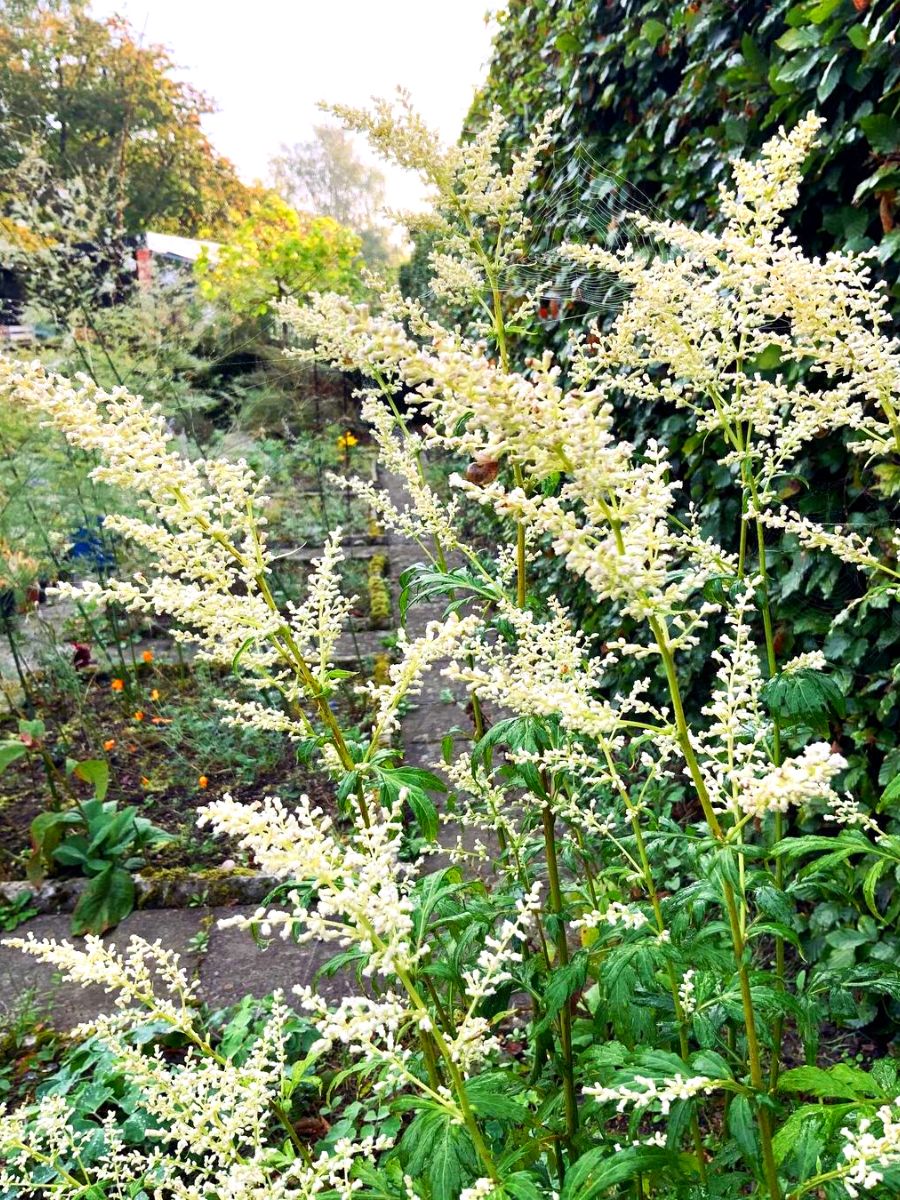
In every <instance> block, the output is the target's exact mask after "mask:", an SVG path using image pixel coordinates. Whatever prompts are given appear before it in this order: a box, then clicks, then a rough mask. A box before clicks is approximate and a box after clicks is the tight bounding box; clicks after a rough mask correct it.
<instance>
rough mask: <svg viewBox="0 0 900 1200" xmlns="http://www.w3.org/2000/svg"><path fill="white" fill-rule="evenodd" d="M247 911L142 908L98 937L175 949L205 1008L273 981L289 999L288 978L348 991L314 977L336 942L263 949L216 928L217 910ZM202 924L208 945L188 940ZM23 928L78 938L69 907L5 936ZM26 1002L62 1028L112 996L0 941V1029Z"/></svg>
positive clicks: (265, 988) (342, 979)
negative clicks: (196, 983)
mask: <svg viewBox="0 0 900 1200" xmlns="http://www.w3.org/2000/svg"><path fill="white" fill-rule="evenodd" d="M253 911H254V910H253V908H252V907H236V908H182V909H178V908H164V909H144V910H143V911H140V912H134V913H132V914H131V915H130V916H129V917H126V919H125V920H124V921H123V922H122V923H121V924H120V925H119V926H118V927H117V928H116V929H114V930H111V931H110V933H109V934H108V935H107V936H106V937H105V938H104V939H103V940H104V942H105V943H106V944H107V945H109V944H113V945H116V946H118V947H120V948H124V947H125V946H126V945H127V943H128V940H129V938H130V937H132V936H133V935H137V936H138V937H142V938H144V939H145V940H147V941H151V942H153V941H156V940H157V939H159V940H160V941H161V942H162V944H163V945H164V946H165V947H166V948H167V949H170V950H175V951H176V952H177V953H178V954H179V955H180V956H181V961H182V966H183V967H184V968H185V969H186V970H187V973H188V975H189V976H190V977H192V978H194V979H196V980H198V981H199V984H200V989H199V994H200V998H201V1000H203V1001H204V1002H205V1003H206V1004H207V1005H208V1006H209V1007H210V1008H211V1009H217V1008H225V1007H227V1006H229V1005H231V1004H236V1003H237V1002H238V1001H239V1000H241V999H242V998H243V997H244V996H246V995H252V996H256V997H262V996H266V995H268V994H269V993H270V992H272V991H274V990H275V989H276V988H281V989H282V990H283V991H284V992H285V995H286V999H287V1000H288V1003H290V991H291V988H292V987H293V986H294V984H308V985H310V986H314V987H318V990H319V991H320V992H321V994H322V995H324V996H327V997H328V998H329V999H331V1000H335V999H338V998H339V997H340V996H341V995H343V994H344V993H345V992H346V990H347V986H348V980H347V976H346V975H343V976H338V977H335V978H329V979H323V980H322V981H321V983H320V984H319V985H316V983H315V974H316V972H317V971H318V970H319V968H320V967H321V966H323V965H324V963H326V962H327V961H328V959H329V958H332V957H333V955H334V947H332V946H323V945H319V944H310V945H306V946H296V945H294V943H293V942H283V941H282V940H281V939H280V938H275V939H273V940H272V941H271V942H270V944H269V945H268V947H266V948H265V949H263V948H261V947H260V946H257V944H256V943H255V942H254V940H253V938H252V937H251V936H250V934H249V933H248V932H245V931H244V930H242V929H219V928H218V927H217V922H218V921H219V920H221V919H222V918H223V917H230V916H235V915H237V914H241V915H244V916H249V915H250V914H251V913H252V912H253ZM203 931H206V932H208V943H207V947H206V949H205V950H201V949H199V948H198V947H197V946H196V945H194V946H193V947H191V946H190V945H189V943H190V942H191V939H192V938H194V937H195V936H196V935H197V934H198V933H201V932H203ZM29 933H33V934H34V936H35V937H36V938H39V939H40V938H53V939H54V940H56V941H62V940H69V941H71V942H72V943H73V944H74V945H75V946H79V945H80V944H82V943H81V939H80V938H73V937H72V936H71V934H70V933H69V916H68V915H67V914H60V915H54V916H41V917H35V918H33V919H32V920H31V921H27V922H26V923H25V924H23V925H20V926H19V928H18V929H16V930H15V931H14V932H13V933H11V934H7V935H5V936H6V937H22V938H24V937H27V936H28V934H29ZM25 1004H31V1005H33V1006H34V1007H36V1008H37V1009H39V1010H40V1011H41V1012H42V1013H46V1015H47V1019H48V1020H49V1022H50V1023H51V1024H52V1025H53V1026H54V1027H55V1028H57V1029H59V1030H62V1031H65V1030H69V1029H72V1028H73V1027H74V1026H76V1025H79V1024H81V1023H82V1022H85V1021H90V1020H92V1019H93V1018H94V1017H96V1016H97V1015H98V1014H99V1013H102V1012H107V1011H109V1010H110V1009H111V1007H112V999H111V997H109V996H107V995H106V994H105V993H104V991H103V989H102V988H100V987H96V986H90V987H80V986H79V985H77V984H73V983H68V982H64V981H62V980H61V979H60V977H59V975H58V973H57V972H56V971H55V970H54V968H53V967H51V966H47V965H45V964H44V963H40V962H38V961H37V960H36V959H34V958H32V957H31V956H30V955H27V954H23V953H22V952H21V951H20V950H17V949H14V948H13V947H11V946H4V945H0V1028H2V1026H3V1025H4V1024H5V1022H6V1021H7V1020H8V1019H9V1018H10V1017H11V1015H12V1014H14V1013H15V1012H16V1011H17V1010H19V1009H21V1007H22V1006H23V1005H25Z"/></svg>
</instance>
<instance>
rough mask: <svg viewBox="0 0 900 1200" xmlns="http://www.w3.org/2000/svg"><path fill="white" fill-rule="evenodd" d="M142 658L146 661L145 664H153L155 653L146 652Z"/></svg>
mask: <svg viewBox="0 0 900 1200" xmlns="http://www.w3.org/2000/svg"><path fill="white" fill-rule="evenodd" d="M141 658H142V659H143V660H144V662H153V651H152V650H145V651H144V653H143V654H142V655H141Z"/></svg>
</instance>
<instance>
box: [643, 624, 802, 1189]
mask: <svg viewBox="0 0 900 1200" xmlns="http://www.w3.org/2000/svg"><path fill="white" fill-rule="evenodd" d="M650 627H651V629H652V630H653V635H654V637H655V639H656V644H657V646H658V648H659V652H660V655H661V656H662V660H663V665H664V668H665V672H666V679H667V682H668V686H669V693H670V696H671V699H672V708H673V711H674V713H675V726H676V731H677V735H678V743H679V745H680V746H681V752H682V754H683V755H684V760H685V764H686V765H687V768H688V771H689V773H690V776H691V779H692V781H693V784H694V789H695V791H696V793H697V797H698V799H699V801H700V806H701V808H702V809H703V814H704V817H705V818H706V823H707V825H708V826H709V828H710V831H711V833H712V835H713V837H714V838H715V839H716V841H717V842H719V843H720V844H721V845H722V846H723V847H724V846H725V845H726V838H725V834H724V832H723V830H722V826H721V825H720V823H719V819H718V817H717V816H716V814H715V812H714V810H713V807H712V802H711V800H710V796H709V792H708V790H707V787H706V781H705V780H704V778H703V772H702V771H701V769H700V763H699V762H698V760H697V756H696V754H695V752H694V747H693V745H692V743H691V738H690V733H689V731H688V725H687V720H686V718H685V715H684V705H683V704H682V700H681V688H680V685H679V683H678V675H677V672H676V670H675V658H674V656H673V654H672V648H671V645H670V643H669V638H668V634H667V632H666V630H665V628H664V627H663V625H662V624H661V623H660V621H659V618H657V617H651V618H650ZM722 896H723V899H724V901H725V911H726V913H727V915H728V924H729V927H730V930H731V941H732V945H733V948H734V960H735V968H736V970H737V975H738V981H739V985H740V991H741V1005H742V1007H743V1011H744V1030H745V1035H746V1038H747V1059H748V1065H749V1068H750V1081H751V1083H752V1084H753V1087H754V1089H755V1090H756V1091H757V1092H758V1093H760V1094H762V1093H763V1091H764V1090H765V1082H764V1080H763V1072H762V1059H761V1055H760V1050H759V1039H758V1037H757V1032H756V1013H755V1011H754V1008H753V996H752V993H751V990H750V975H749V972H748V970H747V963H746V962H745V951H746V943H745V941H744V935H743V932H742V930H741V920H740V914H739V912H738V906H737V901H736V899H735V894H734V889H733V888H732V886H731V883H730V881H729V880H728V879H726V878H723V879H722ZM756 1122H757V1128H758V1129H759V1140H760V1145H761V1147H762V1154H763V1168H764V1171H765V1176H766V1185H767V1188H768V1192H769V1195H770V1197H771V1200H781V1188H780V1185H779V1183H778V1170H777V1167H776V1164H775V1153H774V1150H773V1148H772V1129H771V1124H770V1121H769V1114H768V1112H766V1110H765V1109H764V1108H762V1107H760V1106H757V1108H756Z"/></svg>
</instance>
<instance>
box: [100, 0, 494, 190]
mask: <svg viewBox="0 0 900 1200" xmlns="http://www.w3.org/2000/svg"><path fill="white" fill-rule="evenodd" d="M496 8H497V4H496V3H491V0H252V2H251V3H249V4H248V3H247V2H246V0H241V2H240V3H238V2H237V0H218V2H216V0H94V3H93V4H92V6H91V10H92V12H93V13H94V14H95V15H96V16H101V17H102V16H109V15H112V14H113V13H118V14H119V15H121V16H123V17H125V18H127V19H128V20H129V21H130V22H131V24H132V25H133V26H134V28H135V30H136V31H137V32H138V33H139V34H143V36H144V38H145V39H146V40H147V41H150V42H159V43H162V44H163V45H165V46H167V47H168V48H169V49H170V50H171V52H172V54H173V57H174V59H175V61H176V62H177V63H178V65H179V68H180V69H181V74H182V75H183V76H184V78H186V79H188V80H190V82H191V83H193V84H195V85H196V86H197V87H199V88H201V89H202V90H203V91H205V92H207V93H209V94H210V95H211V96H212V97H213V98H214V99H215V101H216V102H217V104H218V108H219V111H218V112H217V113H215V114H214V115H213V116H211V117H209V118H208V119H207V122H206V128H207V132H208V133H209V136H210V138H211V140H212V142H213V144H214V145H215V146H216V148H217V149H218V150H219V151H220V152H221V153H223V154H225V155H227V156H228V157H229V158H230V159H232V160H233V162H234V163H235V164H236V165H237V167H238V170H239V171H240V173H241V175H242V176H243V178H244V179H246V180H247V182H252V181H253V180H254V179H257V178H259V179H262V180H266V178H267V166H268V162H269V159H270V158H271V157H272V156H273V155H274V154H276V153H277V152H278V149H279V147H280V146H281V144H282V143H287V144H292V143H294V142H302V141H306V140H308V139H309V137H310V135H311V132H312V126H313V125H314V124H316V123H319V122H322V121H323V120H325V119H326V118H325V117H324V116H323V115H322V114H321V113H319V112H318V111H317V109H316V103H317V102H318V101H319V100H327V101H343V102H347V103H352V104H364V103H366V102H367V101H368V100H369V98H370V97H371V96H373V95H390V94H391V93H392V92H394V90H395V89H396V87H397V85H398V84H399V85H402V86H403V87H406V88H408V89H409V91H410V92H411V93H412V95H413V98H414V100H415V102H416V106H417V107H418V108H419V110H420V112H422V114H423V115H424V116H425V117H426V119H427V120H428V121H429V123H430V124H432V125H434V126H437V127H438V128H439V129H440V130H441V132H442V134H443V136H444V138H445V139H446V140H448V141H455V140H456V138H457V137H458V135H459V131H460V129H461V127H462V123H463V120H464V117H465V114H466V111H467V109H468V107H469V104H470V103H471V100H472V96H473V93H474V91H475V89H476V87H477V86H478V84H479V83H480V82H481V80H482V79H483V77H484V74H485V70H486V66H487V62H488V58H489V56H490V44H491V37H492V33H493V26H488V25H487V24H486V23H485V14H486V12H487V11H488V9H496ZM419 195H420V191H419V189H418V187H417V186H416V185H414V184H412V183H411V182H406V181H405V180H404V178H403V177H402V176H401V175H400V174H399V173H397V174H394V173H390V174H389V175H388V195H387V199H388V203H389V204H390V205H391V206H393V207H400V208H403V207H413V206H414V205H415V204H416V201H417V197H418V196H419Z"/></svg>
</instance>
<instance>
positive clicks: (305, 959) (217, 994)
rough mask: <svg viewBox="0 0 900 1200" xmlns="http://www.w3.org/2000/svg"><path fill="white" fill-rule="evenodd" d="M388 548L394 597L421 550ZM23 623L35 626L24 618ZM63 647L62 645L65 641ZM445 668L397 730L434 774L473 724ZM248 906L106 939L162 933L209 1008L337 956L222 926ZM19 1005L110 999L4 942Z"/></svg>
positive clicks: (101, 1006)
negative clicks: (454, 734)
mask: <svg viewBox="0 0 900 1200" xmlns="http://www.w3.org/2000/svg"><path fill="white" fill-rule="evenodd" d="M382 486H384V487H385V489H386V491H387V492H388V494H389V496H390V497H391V499H392V500H393V501H394V503H395V504H396V505H398V506H400V507H402V506H403V504H404V496H403V489H402V482H401V481H400V480H399V479H396V478H394V477H391V476H387V477H385V478H384V479H383V480H382ZM384 548H385V549H386V550H387V553H388V556H389V559H390V563H391V573H392V583H393V591H394V601H395V604H396V598H397V592H398V580H399V577H400V575H401V574H402V573H403V571H405V570H406V569H407V568H408V567H410V566H411V565H412V564H413V563H415V562H418V561H420V560H421V557H422V554H421V551H420V550H419V548H418V547H417V546H415V545H413V544H410V543H408V542H406V541H404V540H403V539H401V538H398V537H396V536H394V535H391V536H389V537H388V539H387V545H386V547H384ZM443 612H444V605H443V604H442V603H435V604H421V605H418V606H416V607H415V608H414V609H412V611H411V612H410V614H409V620H408V624H407V632H408V634H409V636H410V637H416V636H418V635H420V634H421V633H423V632H424V630H425V627H426V625H427V623H428V622H429V621H435V620H441V618H442V616H443ZM69 615H71V614H70V613H69V612H68V610H67V609H66V608H65V607H64V606H63V605H62V604H59V605H57V604H51V605H47V606H42V610H41V616H40V621H41V623H42V624H43V625H44V626H49V628H50V631H51V633H53V632H54V631H55V632H56V636H57V638H58V637H59V634H60V631H61V627H62V623H63V621H64V620H65V619H66V618H67V617H68V616H69ZM25 628H26V630H28V629H29V628H30V627H29V626H28V624H27V623H26V624H25ZM38 635H40V636H41V637H46V636H47V629H43V630H38V629H37V627H36V624H35V627H34V635H33V640H32V638H31V635H30V634H29V635H28V638H27V639H26V644H27V646H28V647H30V648H31V649H32V650H34V647H35V646H36V645H37V640H38ZM384 636H385V635H384V633H360V634H357V638H356V642H355V643H354V642H353V640H352V639H350V638H347V639H344V642H343V643H342V646H341V647H340V648H339V650H340V657H342V658H343V657H346V658H347V659H348V660H349V659H355V657H356V653H357V649H359V651H361V652H362V654H364V655H366V654H374V653H377V652H378V651H380V650H381V649H383V639H384ZM60 645H65V643H64V642H60ZM148 646H153V648H154V653H156V652H157V650H158V652H159V657H160V658H163V659H164V658H165V648H164V643H163V642H159V643H156V642H152V643H151V642H148ZM141 648H143V644H142V647H141ZM169 654H170V655H171V649H170V650H169ZM442 665H443V664H441V663H438V664H436V668H435V670H433V671H432V672H431V673H430V674H429V675H428V677H427V678H426V679H425V680H424V682H423V686H422V690H421V692H420V693H419V695H418V696H417V697H416V700H415V704H414V705H413V706H411V707H410V709H409V710H408V711H407V712H406V713H405V714H404V716H403V718H402V720H401V727H400V743H401V745H402V746H403V748H404V751H405V760H406V762H408V763H409V764H410V765H412V766H421V767H425V768H426V769H428V770H432V771H434V770H438V772H439V764H440V756H441V739H442V738H443V737H444V735H445V734H446V733H447V732H448V731H449V730H450V729H452V728H457V729H460V730H466V731H468V730H470V729H471V723H470V721H469V718H468V717H467V715H466V707H465V706H466V700H467V697H466V694H465V688H464V687H463V686H462V685H460V684H458V683H457V684H453V685H452V686H448V681H447V680H446V679H445V678H444V677H443V676H442V675H441V674H440V669H441V666H442ZM11 675H14V663H13V662H12V660H11V658H10V659H9V661H6V660H4V659H3V658H2V656H0V676H4V677H5V678H6V679H8V678H9V677H10V676H11ZM460 736H463V735H460ZM458 836H461V837H462V840H463V843H464V844H465V845H467V846H468V847H469V848H471V846H472V844H473V841H474V837H473V835H472V834H471V832H470V831H468V830H460V829H459V827H457V826H455V825H454V824H452V823H449V824H443V825H442V827H441V833H440V841H441V845H442V846H443V847H444V848H445V853H442V854H439V855H436V856H435V857H434V858H433V859H432V860H431V866H432V868H434V867H436V866H437V865H439V864H440V863H442V862H446V861H448V859H447V856H446V850H448V849H449V848H450V847H452V846H455V845H456V843H457V838H458ZM251 911H252V908H241V907H206V906H197V907H189V908H181V909H179V908H160V909H149V908H148V909H143V910H140V911H137V912H134V913H132V914H131V916H129V917H127V918H126V919H125V920H124V921H123V922H122V923H121V924H120V925H119V926H118V928H117V929H116V930H114V931H113V932H111V933H110V934H109V935H108V936H107V939H106V940H107V941H108V942H112V943H114V944H118V945H120V946H121V945H125V944H126V943H127V941H128V939H129V938H130V937H131V936H132V935H133V934H135V935H138V936H140V937H144V938H147V939H148V940H150V941H155V940H156V939H159V940H160V941H161V942H162V944H163V945H164V946H166V947H167V948H170V949H172V950H175V951H177V952H178V953H179V954H181V955H182V959H183V962H184V964H185V966H186V968H187V970H188V971H189V973H191V974H192V976H193V977H194V978H195V980H196V981H197V984H198V988H199V994H200V996H201V998H202V999H203V1000H204V1001H205V1002H206V1003H207V1004H208V1005H209V1006H211V1007H212V1008H219V1007H223V1006H225V1005H228V1004H233V1003H235V1002H236V1001H238V1000H240V999H241V998H242V997H243V996H244V995H246V994H251V995H254V996H257V997H262V996H265V995H267V994H268V993H269V992H271V991H273V990H274V989H275V988H282V989H284V990H285V991H286V992H289V990H290V988H291V987H292V986H293V985H294V984H297V983H302V984H306V983H311V982H312V981H313V978H314V976H315V973H316V971H317V970H318V969H319V967H320V966H321V965H322V964H323V963H324V962H325V961H326V960H327V959H328V958H329V957H330V956H331V953H332V950H331V948H330V947H321V946H317V945H315V944H314V943H311V944H307V945H305V946H302V947H297V946H294V945H293V944H290V943H285V942H282V941H281V940H280V939H275V940H274V942H273V943H272V944H271V945H270V946H269V948H268V949H267V950H266V951H265V952H263V951H261V950H260V949H259V948H258V947H257V946H256V944H255V943H254V941H253V939H252V938H251V937H250V936H249V935H248V934H247V933H245V932H243V931H241V930H236V929H220V928H219V927H218V923H219V921H220V920H221V919H222V918H225V917H229V916H234V915H235V914H238V913H249V912H251ZM28 934H33V935H34V936H35V937H36V938H39V939H40V938H65V937H68V936H69V917H68V915H67V914H64V913H60V914H44V915H41V916H37V917H34V918H32V919H31V920H29V921H27V922H25V923H24V924H23V925H21V926H19V928H18V929H17V930H16V931H15V934H14V936H16V937H26V936H28ZM318 986H319V988H320V990H321V991H322V992H323V993H324V994H325V995H328V996H330V997H337V996H339V995H340V994H341V993H342V991H343V990H344V988H345V986H346V981H345V980H344V979H342V978H341V977H340V976H337V977H335V978H333V979H323V980H321V981H320V982H319V985H318ZM23 1005H31V1006H33V1007H36V1008H37V1009H38V1010H39V1011H43V1012H46V1013H47V1016H48V1019H49V1020H50V1021H51V1022H52V1023H53V1024H54V1025H55V1026H56V1027H57V1028H60V1029H64V1030H65V1029H71V1028H72V1027H74V1026H75V1025H78V1024H80V1023H82V1022H84V1021H88V1020H90V1019H92V1017H94V1016H96V1015H97V1013H99V1012H102V1011H105V1010H106V1009H107V1008H108V1007H109V1000H108V998H107V997H105V996H104V994H103V992H102V990H101V989H100V988H96V987H89V988H81V987H79V986H77V985H73V984H65V983H62V982H60V981H59V980H58V979H57V978H55V976H54V972H53V970H52V968H49V967H45V966H43V965H42V964H40V963H37V962H36V961H35V960H34V959H32V958H30V957H26V956H24V955H22V954H21V953H20V952H19V951H17V950H14V949H11V948H9V947H6V946H2V945H0V1025H2V1024H3V1022H4V1017H5V1016H6V1015H8V1014H12V1013H13V1012H14V1011H17V1010H20V1009H21V1008H22V1006H23Z"/></svg>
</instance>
